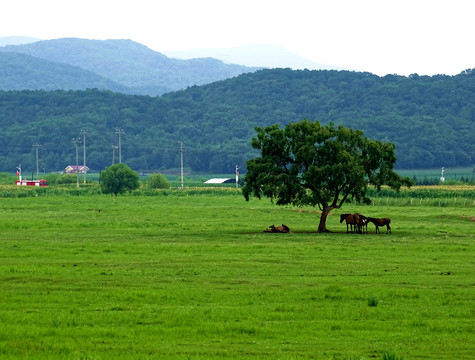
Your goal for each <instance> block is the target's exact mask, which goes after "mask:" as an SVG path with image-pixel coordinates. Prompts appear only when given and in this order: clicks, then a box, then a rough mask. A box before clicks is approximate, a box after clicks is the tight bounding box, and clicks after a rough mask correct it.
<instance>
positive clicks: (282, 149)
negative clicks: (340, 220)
mask: <svg viewBox="0 0 475 360" xmlns="http://www.w3.org/2000/svg"><path fill="white" fill-rule="evenodd" d="M255 129H256V131H257V136H256V137H255V138H253V139H252V147H253V148H255V149H257V150H259V151H260V153H261V156H259V157H257V158H254V159H251V160H249V161H248V162H247V170H248V173H247V174H246V176H245V179H244V187H243V195H244V197H245V198H246V200H249V197H250V196H252V195H254V196H256V197H258V198H261V196H262V195H263V196H265V197H269V198H271V199H273V200H274V199H275V200H276V203H277V204H278V205H285V204H293V205H297V206H302V205H311V206H318V207H319V208H320V210H321V211H322V215H321V218H320V224H319V226H318V232H327V231H328V230H327V228H326V218H327V216H328V214H329V212H330V211H332V210H333V209H337V208H338V209H339V208H341V207H342V206H343V204H344V203H345V202H346V201H347V200H354V201H357V202H365V203H369V202H370V199H369V198H368V197H367V195H366V194H367V190H368V186H369V185H374V186H376V188H377V189H378V190H379V189H380V188H381V186H382V185H388V186H390V187H391V188H393V189H397V190H399V188H400V187H401V186H403V185H406V186H410V185H411V184H412V181H411V180H410V179H409V178H402V177H400V176H399V175H398V174H396V173H395V172H394V171H393V168H394V165H395V164H396V156H395V155H394V148H395V146H394V145H393V144H390V143H384V142H380V141H377V140H370V139H368V138H367V137H366V136H364V133H363V132H362V131H360V130H353V129H350V128H346V127H344V126H341V125H340V126H338V127H336V126H335V125H334V124H332V123H330V125H323V126H322V125H321V124H320V123H319V122H318V121H315V122H310V121H307V120H302V121H300V122H298V123H290V124H288V125H287V126H286V127H285V128H284V129H280V128H279V126H278V125H273V126H269V127H266V128H265V129H262V128H259V127H256V128H255Z"/></svg>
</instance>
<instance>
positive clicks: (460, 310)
mask: <svg viewBox="0 0 475 360" xmlns="http://www.w3.org/2000/svg"><path fill="white" fill-rule="evenodd" d="M28 190H29V189H28ZM49 190H53V189H49ZM0 191H4V194H5V193H6V192H5V190H1V189H0ZM25 191H27V190H25ZM44 191H45V190H42V192H40V193H37V194H36V196H27V197H23V196H13V197H3V198H0V305H1V307H0V358H2V359H217V358H223V359H333V360H335V359H345V360H350V359H352V360H356V359H358V360H363V359H367V360H368V359H383V358H385V359H391V358H392V359H405V360H407V359H434V360H435V359H437V360H441V359H447V360H453V359H458V360H462V359H472V358H473V354H474V353H475V343H474V341H473V339H474V315H475V311H474V303H473V299H474V285H475V280H474V279H475V278H474V273H475V271H474V270H475V261H474V260H475V256H474V255H475V251H474V247H473V244H474V240H475V206H473V205H472V206H470V202H469V203H468V205H467V204H466V205H465V206H464V205H463V203H460V202H455V203H453V201H449V202H448V203H447V204H445V205H444V206H432V205H430V204H426V205H425V206H419V205H417V204H411V203H409V200H408V199H406V200H407V201H406V200H405V201H404V203H401V204H399V205H398V203H391V204H386V200H385V199H386V197H381V198H379V199H380V201H379V202H378V201H375V202H374V204H373V205H368V206H357V205H354V204H348V205H347V206H345V207H344V208H342V209H341V210H338V211H334V212H333V213H332V214H333V215H331V216H329V218H328V225H327V227H328V228H329V229H330V230H331V231H333V232H332V233H329V234H317V233H316V232H315V231H316V229H317V225H318V220H319V213H318V209H315V208H302V209H300V208H294V207H291V206H288V207H278V206H276V205H273V204H272V203H270V202H269V201H268V200H261V201H259V200H257V199H251V201H249V202H246V201H245V200H244V198H243V197H242V195H241V194H240V191H239V190H235V189H216V190H213V189H204V190H195V191H187V190H185V191H179V190H175V191H163V192H157V193H156V194H155V196H148V195H150V194H147V193H144V194H141V195H140V194H139V195H138V196H133V195H126V196H118V197H114V196H106V195H100V194H97V195H89V196H76V195H78V194H74V193H65V194H63V195H52V194H49V193H47V192H44ZM414 198H416V197H414ZM388 202H390V200H388ZM352 212H360V213H362V214H364V215H366V216H373V217H390V218H391V219H392V223H391V225H392V234H391V235H387V234H386V233H385V229H382V234H380V235H376V234H374V227H373V226H372V225H369V234H347V233H346V226H345V225H344V224H340V223H339V214H341V213H352ZM281 223H284V224H286V225H288V226H289V227H290V229H291V231H292V233H290V234H269V233H263V230H264V229H265V228H266V227H268V226H269V225H271V224H275V225H280V224H281Z"/></svg>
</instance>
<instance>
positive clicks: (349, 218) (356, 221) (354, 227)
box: [340, 214, 360, 233]
mask: <svg viewBox="0 0 475 360" xmlns="http://www.w3.org/2000/svg"><path fill="white" fill-rule="evenodd" d="M343 221H346V232H347V233H348V232H351V233H357V232H360V214H341V215H340V224H341V223H342V222H343ZM348 225H349V228H348Z"/></svg>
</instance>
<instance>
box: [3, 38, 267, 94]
mask: <svg viewBox="0 0 475 360" xmlns="http://www.w3.org/2000/svg"><path fill="white" fill-rule="evenodd" d="M1 52H7V53H12V52H13V53H18V54H26V55H30V56H32V57H35V58H37V59H38V60H40V59H43V60H48V61H49V62H51V64H50V69H49V73H52V72H54V71H55V70H56V69H57V68H58V66H59V65H63V69H61V70H65V69H64V65H65V64H69V65H72V66H74V67H76V68H81V69H83V70H87V72H90V73H94V74H96V76H97V77H103V78H106V79H109V81H110V82H111V83H112V82H114V83H116V85H117V84H119V85H120V86H122V89H121V90H120V91H121V92H124V93H127V94H139V95H161V94H163V93H166V92H169V91H175V90H179V89H185V88H186V87H187V86H192V85H203V84H207V83H211V82H213V81H217V80H223V79H227V78H230V77H233V76H237V75H239V74H242V73H245V72H251V71H255V70H257V69H258V68H252V67H246V66H241V65H235V64H225V63H223V62H222V61H220V60H216V59H211V58H202V59H190V60H179V59H171V58H168V57H167V56H165V55H163V54H161V53H159V52H156V51H153V50H152V49H149V48H148V47H146V46H144V45H142V44H139V43H136V42H134V41H131V40H89V39H77V38H63V39H54V40H44V41H37V42H33V43H29V44H23V45H9V46H4V47H0V53H1ZM54 63H56V64H54ZM0 65H1V64H0ZM41 65H42V67H43V68H45V69H46V62H43V63H42V64H41ZM9 70H10V71H8V72H6V71H3V72H2V78H4V81H3V85H5V84H10V83H12V82H15V87H14V88H13V87H10V88H8V87H3V86H2V87H0V89H4V90H14V89H43V90H49V89H51V86H50V85H51V83H50V81H49V80H50V79H49V76H45V78H44V79H42V78H41V75H42V74H45V72H38V71H37V69H35V68H32V67H31V66H24V63H23V62H19V63H18V64H17V66H16V67H14V68H10V69H9ZM28 72H31V74H30V77H31V76H34V77H35V86H34V87H32V86H31V81H30V79H29V76H28ZM46 75H49V74H48V73H47V72H46ZM72 75H76V76H77V71H76V73H74V74H72ZM70 77H71V74H67V75H66V76H65V77H64V79H63V82H62V83H60V84H59V83H58V85H59V86H58V87H57V88H56V89H58V90H60V89H63V90H69V89H78V87H79V84H76V83H75V82H74V81H71V79H70ZM77 78H78V79H80V80H81V84H80V85H81V86H82V89H88V88H89V89H92V88H94V87H95V82H93V81H91V82H90V83H89V84H87V82H86V81H87V78H85V77H84V76H82V77H79V76H78V77H77ZM42 81H43V82H42ZM84 83H86V84H85V85H83V84H84ZM0 85H2V84H0ZM116 85H112V86H110V87H106V88H107V89H108V90H112V91H117V86H116ZM99 88H102V87H99Z"/></svg>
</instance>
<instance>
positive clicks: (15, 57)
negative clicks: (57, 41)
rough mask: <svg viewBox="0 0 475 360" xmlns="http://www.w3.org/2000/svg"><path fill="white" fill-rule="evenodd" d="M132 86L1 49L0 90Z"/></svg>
mask: <svg viewBox="0 0 475 360" xmlns="http://www.w3.org/2000/svg"><path fill="white" fill-rule="evenodd" d="M88 88H89V89H91V88H94V89H100V90H111V91H115V92H123V93H127V92H130V91H131V90H130V89H128V88H127V87H125V86H122V85H120V84H118V83H116V82H114V81H112V80H110V79H108V78H105V77H102V76H100V75H97V74H95V73H93V72H91V71H88V70H84V69H82V68H80V67H77V66H73V65H69V64H65V63H57V62H53V61H49V60H44V59H40V58H37V57H34V56H30V55H25V54H19V53H9V52H1V51H0V90H24V89H28V90H47V91H53V90H58V89H62V90H83V89H88Z"/></svg>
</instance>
